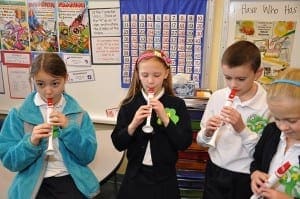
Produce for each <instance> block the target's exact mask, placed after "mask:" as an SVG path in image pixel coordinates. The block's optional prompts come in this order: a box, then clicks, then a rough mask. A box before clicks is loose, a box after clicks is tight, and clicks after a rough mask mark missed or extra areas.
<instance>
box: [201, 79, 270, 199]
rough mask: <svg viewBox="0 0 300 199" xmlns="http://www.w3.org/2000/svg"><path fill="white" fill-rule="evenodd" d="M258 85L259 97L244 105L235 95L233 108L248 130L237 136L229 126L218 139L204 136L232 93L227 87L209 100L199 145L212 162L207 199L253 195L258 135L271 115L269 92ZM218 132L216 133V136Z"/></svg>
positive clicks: (225, 198) (220, 129) (207, 179)
mask: <svg viewBox="0 0 300 199" xmlns="http://www.w3.org/2000/svg"><path fill="white" fill-rule="evenodd" d="M256 84H257V87H258V89H257V92H256V94H255V95H254V96H253V97H252V98H251V99H249V100H247V101H244V102H241V101H240V99H239V98H238V97H237V96H236V97H235V98H234V99H233V104H232V107H233V108H235V109H236V110H237V111H238V112H239V113H240V114H241V117H242V119H243V121H244V123H245V124H246V126H247V127H246V128H245V129H244V130H243V131H242V132H240V133H237V132H236V131H235V130H234V129H233V127H232V126H231V125H229V124H225V125H223V126H221V127H220V128H219V129H218V130H217V131H216V132H217V134H216V135H215V139H212V137H213V136H212V137H207V136H205V126H206V125H205V123H206V121H207V120H208V119H209V118H211V117H212V116H215V115H219V114H220V112H221V109H222V108H223V106H224V104H225V101H226V99H227V97H228V95H229V93H230V92H231V91H230V89H229V88H228V87H227V88H224V89H220V90H218V91H215V92H214V93H213V94H212V96H211V97H210V99H209V101H208V103H207V106H206V109H205V111H204V114H203V117H202V120H201V130H200V131H199V133H198V135H197V142H198V143H199V144H201V145H203V146H206V147H209V149H208V153H209V157H210V160H209V162H208V163H207V168H206V176H205V186H204V196H203V198H204V199H235V198H236V199H240V198H249V197H250V196H251V195H252V191H251V187H250V171H249V167H250V163H251V162H252V160H253V158H252V154H253V152H254V147H255V145H256V143H257V142H258V140H259V135H260V133H261V132H262V130H263V128H264V127H265V126H266V125H267V123H268V122H269V118H270V112H269V110H268V107H267V103H266V91H265V90H264V89H263V87H262V86H261V85H259V84H258V83H256ZM216 132H215V133H216Z"/></svg>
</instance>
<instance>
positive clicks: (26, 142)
mask: <svg viewBox="0 0 300 199" xmlns="http://www.w3.org/2000/svg"><path fill="white" fill-rule="evenodd" d="M34 95H35V92H33V93H31V94H30V95H29V96H28V97H27V98H26V99H25V100H24V102H23V104H22V105H21V106H20V107H19V108H13V109H12V110H10V112H9V113H8V115H7V117H6V119H5V121H4V123H3V126H2V129H1V133H0V159H1V161H2V164H3V166H4V167H6V168H7V169H9V170H11V171H13V172H17V175H16V177H15V178H14V180H13V182H12V185H11V186H10V188H9V191H8V196H9V198H11V199H29V198H35V196H36V194H37V193H38V191H39V188H40V185H41V183H42V180H43V176H44V173H45V169H46V166H47V158H46V157H47V156H45V150H46V148H47V139H44V140H43V141H42V142H41V143H40V144H39V145H38V146H35V145H32V143H31V142H30V135H31V131H27V132H26V130H25V129H28V128H24V127H25V126H26V125H25V124H29V125H31V126H32V128H33V126H35V125H38V124H41V123H43V122H44V121H43V116H42V113H41V112H40V109H39V107H38V106H36V105H35V104H34V101H33V98H34ZM64 97H65V100H66V105H65V107H64V109H63V113H64V114H65V115H66V116H67V117H68V119H69V124H68V126H67V127H66V128H63V129H60V132H59V137H58V139H59V150H60V152H61V154H62V157H63V160H64V163H65V166H66V167H67V169H68V172H69V173H70V175H71V177H72V178H73V180H74V182H75V184H76V186H77V188H78V189H79V190H80V191H81V192H82V193H83V194H84V195H85V196H86V197H87V198H92V197H94V196H95V195H97V194H98V193H99V192H100V185H99V181H98V179H97V177H96V176H95V175H94V174H93V172H92V171H91V169H90V168H88V166H87V165H88V164H89V163H90V162H92V161H93V159H94V157H95V154H96V150H97V140H96V134H95V129H94V125H93V122H92V120H91V119H90V117H89V115H88V113H87V112H85V111H84V110H83V109H82V108H81V107H80V106H79V104H78V103H77V102H76V101H75V99H74V98H72V97H71V96H70V95H68V94H64ZM80 115H81V116H80ZM79 117H82V118H81V119H80V120H81V122H78V118H79ZM27 126H28V125H27Z"/></svg>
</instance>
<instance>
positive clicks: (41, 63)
mask: <svg viewBox="0 0 300 199" xmlns="http://www.w3.org/2000/svg"><path fill="white" fill-rule="evenodd" d="M40 70H43V71H45V72H46V73H48V74H50V75H53V76H56V77H64V78H66V77H67V74H68V73H67V67H66V64H65V62H64V61H63V60H62V58H61V57H60V56H59V55H58V54H57V53H41V54H39V55H38V56H37V57H36V58H35V59H34V61H33V63H32V64H31V69H30V76H29V77H30V81H31V79H32V78H33V77H34V76H35V75H36V74H37V73H38V72H39V71H40Z"/></svg>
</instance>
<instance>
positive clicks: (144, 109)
mask: <svg viewBox="0 0 300 199" xmlns="http://www.w3.org/2000/svg"><path fill="white" fill-rule="evenodd" d="M150 114H151V106H150V105H142V106H140V107H139V109H138V110H137V111H136V112H135V115H134V117H133V119H132V121H131V123H130V124H129V125H128V133H129V134H130V135H132V134H133V132H134V131H135V129H136V128H137V127H138V126H139V125H140V124H142V123H143V122H144V120H145V119H146V118H147V117H148V116H149V115H150Z"/></svg>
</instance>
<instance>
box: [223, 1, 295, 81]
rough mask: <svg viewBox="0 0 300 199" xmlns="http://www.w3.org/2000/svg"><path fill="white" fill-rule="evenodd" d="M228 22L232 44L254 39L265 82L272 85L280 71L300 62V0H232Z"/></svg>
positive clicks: (229, 40) (229, 42)
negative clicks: (298, 53) (260, 57)
mask: <svg viewBox="0 0 300 199" xmlns="http://www.w3.org/2000/svg"><path fill="white" fill-rule="evenodd" d="M229 13H230V14H229V22H228V25H229V26H228V40H226V41H228V42H227V45H226V46H228V45H230V44H231V43H233V42H234V41H237V40H248V41H252V42H253V43H254V44H256V46H257V47H258V48H259V49H260V51H261V56H262V66H263V67H264V75H263V77H261V78H260V82H261V83H263V84H269V83H270V82H272V80H273V78H274V77H276V75H277V74H278V72H280V71H282V70H284V69H285V68H287V67H289V66H294V67H296V66H297V64H298V65H299V61H300V60H299V56H297V55H296V52H299V50H300V48H299V45H296V43H299V41H300V2H299V1H274V0H273V1H264V2H262V1H260V2H251V1H232V2H231V3H230V11H229Z"/></svg>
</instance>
